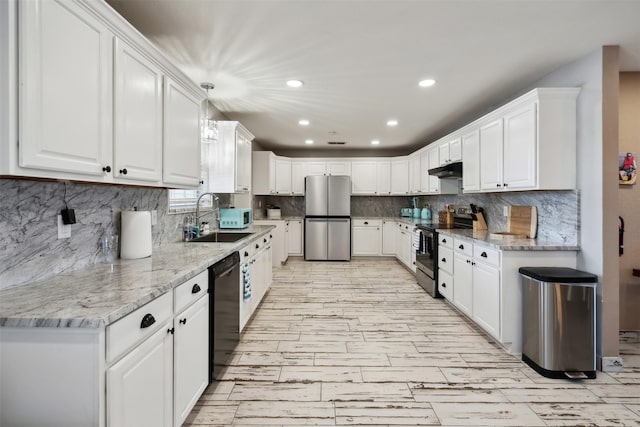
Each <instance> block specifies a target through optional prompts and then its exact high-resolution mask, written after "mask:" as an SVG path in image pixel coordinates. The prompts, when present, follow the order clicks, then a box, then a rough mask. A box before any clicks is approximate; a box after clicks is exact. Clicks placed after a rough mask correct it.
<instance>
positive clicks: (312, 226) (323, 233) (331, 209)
mask: <svg viewBox="0 0 640 427" xmlns="http://www.w3.org/2000/svg"><path fill="white" fill-rule="evenodd" d="M304 187H305V200H304V202H305V218H304V259H305V260H324V261H349V260H350V259H351V177H349V176H342V175H330V176H324V175H323V176H308V177H306V178H305V181H304Z"/></svg>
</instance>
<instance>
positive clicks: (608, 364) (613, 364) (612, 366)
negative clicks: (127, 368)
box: [602, 357, 623, 372]
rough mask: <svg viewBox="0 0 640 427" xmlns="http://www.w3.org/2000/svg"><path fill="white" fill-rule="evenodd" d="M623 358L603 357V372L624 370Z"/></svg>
mask: <svg viewBox="0 0 640 427" xmlns="http://www.w3.org/2000/svg"><path fill="white" fill-rule="evenodd" d="M622 368H623V366H622V358H621V357H603V358H602V372H620V371H622Z"/></svg>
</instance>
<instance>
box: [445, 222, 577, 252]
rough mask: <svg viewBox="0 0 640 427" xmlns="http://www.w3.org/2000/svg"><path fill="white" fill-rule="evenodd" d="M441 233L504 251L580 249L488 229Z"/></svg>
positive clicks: (454, 230) (560, 243)
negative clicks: (498, 234) (503, 235)
mask: <svg viewBox="0 0 640 427" xmlns="http://www.w3.org/2000/svg"><path fill="white" fill-rule="evenodd" d="M438 232H439V233H440V234H448V235H450V236H453V237H463V238H466V239H472V240H476V241H478V242H480V243H483V244H486V245H487V246H491V247H494V248H496V249H500V250H502V251H579V250H580V246H578V245H569V244H566V243H563V242H552V241H546V240H541V239H519V238H512V237H510V238H501V237H492V236H491V233H490V232H489V231H487V230H482V231H473V230H464V229H459V228H455V229H448V230H438Z"/></svg>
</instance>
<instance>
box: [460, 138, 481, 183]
mask: <svg viewBox="0 0 640 427" xmlns="http://www.w3.org/2000/svg"><path fill="white" fill-rule="evenodd" d="M462 156H463V158H464V163H463V168H462V189H463V190H464V192H465V193H467V192H476V191H480V131H479V130H474V131H472V132H470V133H468V134H466V135H463V136H462Z"/></svg>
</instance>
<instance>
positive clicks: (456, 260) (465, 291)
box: [453, 253, 473, 317]
mask: <svg viewBox="0 0 640 427" xmlns="http://www.w3.org/2000/svg"><path fill="white" fill-rule="evenodd" d="M453 274H454V278H453V280H454V281H455V283H456V287H455V291H454V292H453V303H454V304H455V305H456V307H458V308H459V309H460V311H462V312H463V313H465V314H466V315H467V316H469V317H471V316H472V313H473V311H472V307H473V305H472V304H473V266H472V265H471V260H470V259H469V258H468V257H466V256H463V255H460V254H458V253H454V254H453Z"/></svg>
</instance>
